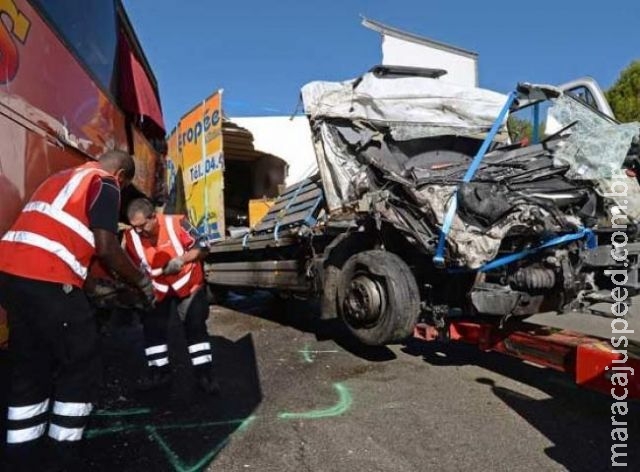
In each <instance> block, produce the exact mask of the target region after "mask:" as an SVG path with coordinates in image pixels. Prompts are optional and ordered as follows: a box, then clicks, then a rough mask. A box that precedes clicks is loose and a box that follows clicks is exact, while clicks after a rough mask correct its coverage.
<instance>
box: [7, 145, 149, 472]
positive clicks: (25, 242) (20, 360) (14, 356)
mask: <svg viewBox="0 0 640 472" xmlns="http://www.w3.org/2000/svg"><path fill="white" fill-rule="evenodd" d="M134 173H135V163H134V161H133V158H132V157H131V156H130V155H129V154H127V153H125V152H122V151H108V152H106V153H105V154H103V155H102V156H101V157H100V158H99V159H98V162H91V163H87V164H84V165H81V166H79V167H76V168H72V169H67V170H63V171H61V172H58V173H56V174H54V175H52V176H50V177H49V178H48V179H46V180H45V181H44V182H43V183H42V184H41V185H40V186H39V187H38V188H37V189H36V191H35V192H34V193H33V195H32V197H31V199H30V200H29V202H28V203H27V204H26V205H25V207H24V208H23V209H22V212H21V213H20V215H19V216H18V218H17V220H16V221H15V222H14V224H13V225H12V226H11V227H10V228H9V230H8V231H7V232H6V233H5V234H4V235H3V236H2V239H1V240H0V304H1V305H2V306H3V307H4V308H5V309H6V311H7V313H8V320H9V361H10V376H9V384H10V387H9V409H8V421H7V439H6V440H7V444H6V450H5V453H6V457H7V460H8V461H9V465H8V467H7V470H41V469H40V468H39V467H40V465H41V464H39V465H35V464H38V463H39V461H40V454H41V452H42V451H43V450H44V448H42V447H41V446H42V443H43V442H46V441H51V442H52V446H53V447H52V448H50V449H52V451H53V452H54V457H53V458H49V460H48V462H50V464H51V463H59V464H60V467H63V468H65V467H66V468H68V469H73V470H75V467H77V465H74V463H75V461H77V460H78V457H79V456H78V454H77V453H76V452H77V451H76V449H77V446H78V444H79V442H80V439H81V438H82V434H83V430H84V427H85V425H86V422H87V419H88V416H89V413H90V412H91V410H92V407H93V405H92V403H93V401H94V399H95V397H96V395H97V390H98V388H99V386H100V370H101V369H100V364H99V356H98V334H97V329H96V324H95V319H94V316H93V312H92V310H91V308H90V305H89V302H88V299H87V296H86V295H85V292H84V290H83V289H84V288H85V281H86V280H87V276H88V272H89V266H90V264H91V262H92V260H93V259H94V258H95V257H97V258H99V259H100V260H101V261H102V262H103V263H104V264H105V265H106V266H107V267H109V268H110V269H111V270H112V271H113V272H115V273H117V274H118V275H119V276H120V277H121V278H122V279H123V280H124V281H126V282H128V283H129V284H130V285H131V286H133V287H136V288H137V289H139V290H140V291H142V292H143V293H144V294H145V296H146V297H147V299H149V300H151V298H152V297H153V287H152V285H151V280H150V278H149V277H148V276H147V275H146V274H145V273H144V272H143V271H140V270H138V269H137V268H136V267H135V266H134V265H133V264H132V263H131V261H130V259H129V258H128V257H127V255H126V254H125V253H124V251H123V250H122V248H121V247H120V245H119V241H118V237H117V226H118V215H119V207H120V188H121V187H124V186H126V185H128V183H129V182H130V181H131V179H132V178H133V176H134ZM47 424H48V437H43V436H44V433H45V432H46V430H47ZM65 470H66V469H65Z"/></svg>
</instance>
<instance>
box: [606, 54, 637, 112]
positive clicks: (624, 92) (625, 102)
mask: <svg viewBox="0 0 640 472" xmlns="http://www.w3.org/2000/svg"><path fill="white" fill-rule="evenodd" d="M606 95H607V100H608V101H609V104H611V108H612V109H613V113H614V114H615V115H616V118H617V119H618V120H620V121H622V122H624V123H628V122H630V121H640V60H637V61H633V62H632V63H631V64H630V65H629V66H628V67H627V68H626V69H624V70H623V71H622V72H621V73H620V77H618V81H617V82H616V83H615V84H614V85H613V87H611V88H610V89H609V90H608V91H607V92H606Z"/></svg>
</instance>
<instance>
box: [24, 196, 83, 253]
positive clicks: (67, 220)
mask: <svg viewBox="0 0 640 472" xmlns="http://www.w3.org/2000/svg"><path fill="white" fill-rule="evenodd" d="M22 211H23V212H27V211H35V212H38V213H42V214H43V215H47V216H49V217H51V218H53V219H55V220H57V221H58V223H62V224H63V225H65V226H66V227H67V228H69V229H70V230H71V231H73V232H74V233H76V234H77V235H78V236H80V237H81V238H82V239H84V240H85V241H86V242H88V243H89V244H90V245H91V247H96V243H95V241H94V238H93V233H92V232H91V230H90V229H89V228H87V227H86V226H85V225H83V224H82V222H81V221H79V220H78V219H77V218H76V217H74V216H72V215H70V214H69V213H66V212H64V211H62V210H61V209H60V208H59V207H55V206H53V205H50V204H49V203H47V202H30V203H27V205H26V206H25V207H24V209H23V210H22Z"/></svg>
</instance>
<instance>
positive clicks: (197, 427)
mask: <svg viewBox="0 0 640 472" xmlns="http://www.w3.org/2000/svg"><path fill="white" fill-rule="evenodd" d="M313 310H314V306H313V304H310V303H307V302H300V301H292V300H289V301H284V302H283V301H280V300H276V299H274V298H273V297H271V296H269V295H255V296H252V297H250V298H241V297H237V298H233V299H232V300H230V301H229V303H228V304H227V306H226V307H220V306H213V307H212V309H211V316H210V318H209V324H210V333H211V334H212V336H213V343H214V357H215V362H216V366H217V370H218V372H219V376H220V381H221V386H222V393H221V394H220V395H219V396H217V397H209V396H207V395H205V394H203V393H201V392H199V391H198V390H197V389H196V388H195V387H194V385H193V379H192V378H191V373H190V369H189V366H188V364H187V361H186V360H185V356H184V355H180V353H182V352H184V350H185V349H186V348H185V343H184V339H182V337H181V336H180V334H179V333H180V331H179V330H177V329H174V330H173V332H174V333H175V336H173V339H172V340H171V348H172V349H173V352H174V353H175V355H174V358H173V359H172V365H173V369H174V381H173V383H172V384H171V385H170V386H169V387H167V388H166V389H164V390H161V391H158V392H154V393H146V394H143V393H139V392H136V391H135V388H134V386H135V380H136V378H137V376H138V375H139V373H140V371H141V369H142V366H143V363H144V360H143V359H142V345H141V343H142V338H141V330H140V327H139V325H138V324H137V323H136V318H135V317H131V316H129V315H128V314H122V315H121V316H118V317H116V318H113V319H112V320H111V321H110V323H109V324H108V325H106V326H105V327H103V331H104V335H103V338H102V339H103V351H104V371H105V375H104V381H105V389H104V391H103V394H102V398H101V400H100V403H99V405H98V406H97V409H96V410H95V413H94V415H93V416H92V418H91V422H90V425H89V426H88V428H87V430H86V434H85V437H86V443H85V446H86V449H85V458H86V460H87V462H88V465H87V469H86V470H89V471H92V472H99V471H172V472H187V471H189V472H196V471H204V470H206V471H224V472H232V471H248V472H251V471H259V472H271V471H273V472H286V471H291V472H307V471H314V472H315V471H318V472H330V471H331V472H333V471H348V472H371V471H385V472H386V471H393V472H418V471H420V472H421V471H430V470H434V471H514V472H516V471H532V470H533V471H556V470H558V471H560V470H570V471H603V470H608V469H609V468H610V462H611V452H610V447H611V444H612V440H611V429H612V426H611V411H610V407H611V403H612V400H611V398H609V397H607V396H604V395H600V394H596V393H592V392H588V391H584V390H581V389H579V388H577V387H575V386H574V385H573V384H572V383H571V381H570V380H569V379H567V378H566V377H565V376H564V375H562V374H557V373H555V372H552V371H549V370H547V369H543V368H539V367H535V366H532V365H529V364H526V363H523V362H520V361H518V360H515V359H511V358H507V357H505V356H502V355H499V354H487V353H480V352H478V351H477V350H476V349H475V348H473V347H471V346H462V345H455V344H453V345H447V346H443V345H438V344H434V343H428V344H427V343H421V342H419V341H411V342H409V343H408V344H406V345H403V346H393V347H391V348H367V347H363V346H359V345H358V344H357V343H354V342H353V341H351V339H350V338H349V337H348V336H346V334H345V333H343V332H342V330H341V329H340V328H339V327H337V326H335V324H334V323H320V322H318V321H315V322H314V321H312V317H311V316H310V313H311V312H312V311H313ZM175 323H176V324H175V327H176V328H177V327H178V325H177V320H175ZM4 363H5V364H6V360H4ZM5 367H6V366H5ZM0 374H1V372H0ZM636 375H640V373H637V374H636ZM638 413H640V408H639V405H638V404H632V405H631V410H630V411H629V414H628V415H626V418H623V419H626V420H627V421H628V422H629V428H628V434H629V440H628V441H627V444H628V447H627V452H628V453H629V456H627V458H626V460H627V464H628V468H627V469H626V470H640V448H638V444H640V415H639V414H638ZM613 470H625V468H623V467H617V468H614V469H613Z"/></svg>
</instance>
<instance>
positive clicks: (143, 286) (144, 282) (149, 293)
mask: <svg viewBox="0 0 640 472" xmlns="http://www.w3.org/2000/svg"><path fill="white" fill-rule="evenodd" d="M138 288H139V289H140V291H141V292H142V293H143V294H144V298H145V300H146V301H147V303H148V304H149V305H151V306H153V305H154V304H155V302H156V295H155V293H154V291H153V284H152V283H151V279H150V278H149V276H148V275H147V274H144V275H143V276H142V278H141V279H140V280H139V281H138Z"/></svg>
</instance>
